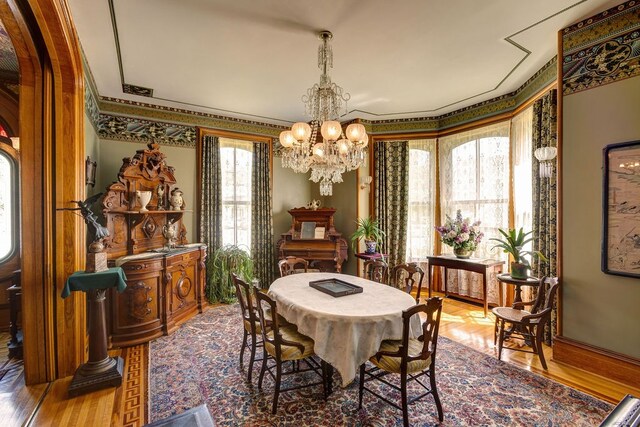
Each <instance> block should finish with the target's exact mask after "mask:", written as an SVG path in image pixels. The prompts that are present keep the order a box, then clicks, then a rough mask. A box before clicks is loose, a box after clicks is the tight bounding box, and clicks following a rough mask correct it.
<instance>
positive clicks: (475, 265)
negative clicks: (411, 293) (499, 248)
mask: <svg viewBox="0 0 640 427" xmlns="http://www.w3.org/2000/svg"><path fill="white" fill-rule="evenodd" d="M427 259H428V261H429V267H428V270H429V271H428V272H427V288H428V289H429V298H431V287H432V279H431V278H432V276H431V275H432V271H433V269H432V267H443V268H444V294H445V296H449V292H448V291H447V273H448V270H449V269H450V268H452V269H455V270H465V271H471V272H473V273H480V274H482V303H483V304H484V317H487V312H488V308H489V303H488V301H487V279H488V277H489V274H490V273H491V272H492V271H494V272H495V273H496V274H498V273H502V265H503V264H504V261H500V260H497V259H481V258H468V259H462V258H456V256H455V255H437V256H430V257H427ZM499 298H500V305H502V293H500V296H499Z"/></svg>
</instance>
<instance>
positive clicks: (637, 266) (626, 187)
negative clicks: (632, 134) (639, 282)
mask: <svg viewBox="0 0 640 427" xmlns="http://www.w3.org/2000/svg"><path fill="white" fill-rule="evenodd" d="M639 214H640V141H629V142H623V143H618V144H609V145H607V146H606V147H604V149H603V189H602V234H603V236H602V261H601V269H602V271H603V272H604V273H606V274H614V275H618V276H627V277H640V262H638V259H640V215H639Z"/></svg>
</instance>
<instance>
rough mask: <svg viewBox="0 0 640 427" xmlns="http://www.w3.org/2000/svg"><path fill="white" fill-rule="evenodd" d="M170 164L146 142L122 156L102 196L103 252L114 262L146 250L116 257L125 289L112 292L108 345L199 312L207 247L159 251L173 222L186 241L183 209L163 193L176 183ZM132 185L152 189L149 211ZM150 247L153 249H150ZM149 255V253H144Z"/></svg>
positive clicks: (154, 332)
mask: <svg viewBox="0 0 640 427" xmlns="http://www.w3.org/2000/svg"><path fill="white" fill-rule="evenodd" d="M174 173H175V171H174V169H173V168H172V167H171V166H168V165H167V161H166V156H165V155H164V153H162V152H161V151H160V149H159V148H158V144H156V143H153V142H152V143H149V144H148V145H147V148H146V149H144V150H138V151H137V152H136V154H135V155H134V156H133V157H130V158H125V159H123V163H122V166H121V168H120V172H119V173H118V179H117V181H116V182H114V183H113V184H111V185H109V186H108V187H107V191H106V193H105V196H104V197H103V199H102V207H103V214H104V217H105V219H106V227H107V228H108V229H109V232H110V233H111V236H110V238H109V239H108V240H107V242H106V248H107V258H108V260H109V262H110V263H111V264H112V265H113V264H116V260H117V259H119V258H121V257H123V256H128V255H136V254H140V253H145V256H144V258H138V259H136V258H131V259H129V260H125V262H122V263H119V264H121V266H122V268H123V269H124V270H125V273H126V275H127V284H128V289H127V291H126V292H125V293H124V295H123V294H117V293H115V292H113V293H111V294H110V301H109V303H110V310H109V315H110V316H111V319H110V321H109V325H110V331H109V334H110V346H112V347H113V346H129V345H136V344H140V343H143V342H146V341H149V340H151V339H153V338H157V337H158V336H160V335H162V334H169V333H171V331H173V330H174V329H175V328H177V327H178V325H179V324H180V323H182V322H184V321H186V320H187V319H189V318H190V317H191V316H193V315H194V314H196V313H197V312H202V299H203V298H204V290H203V289H202V287H203V286H204V282H205V277H204V274H202V273H201V271H202V270H203V268H200V266H201V265H202V266H203V267H204V260H203V258H204V256H205V251H204V250H203V249H202V248H201V247H197V246H196V247H189V248H176V249H175V250H171V251H169V252H162V251H160V252H158V251H157V250H158V249H160V248H162V247H163V246H164V245H165V243H166V241H165V238H164V236H163V233H162V229H163V227H164V226H165V225H167V224H176V226H177V229H178V239H177V243H178V244H179V245H185V244H187V237H186V236H187V230H186V228H185V226H184V224H183V223H182V216H183V214H184V210H182V209H181V210H170V209H169V208H168V204H167V203H166V202H167V198H168V197H167V195H168V194H169V193H170V189H171V187H172V186H174V185H175V184H176V180H175V176H174ZM136 191H151V192H152V197H151V200H150V202H149V203H148V204H147V209H148V211H146V212H145V211H142V212H141V211H140V204H139V203H138V201H137V198H136ZM148 251H153V253H150V254H149V253H148ZM147 255H148V256H147Z"/></svg>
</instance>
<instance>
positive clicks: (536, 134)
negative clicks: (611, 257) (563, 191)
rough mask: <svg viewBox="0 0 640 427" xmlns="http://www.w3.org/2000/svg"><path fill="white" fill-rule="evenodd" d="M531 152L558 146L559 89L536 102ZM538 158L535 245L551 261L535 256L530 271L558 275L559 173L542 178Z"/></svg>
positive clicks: (549, 335) (549, 334)
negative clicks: (544, 260)
mask: <svg viewBox="0 0 640 427" xmlns="http://www.w3.org/2000/svg"><path fill="white" fill-rule="evenodd" d="M532 140H533V141H532V147H531V148H532V152H535V150H536V149H538V148H541V147H556V145H557V140H558V126H557V91H556V89H552V90H551V91H549V93H547V94H546V95H544V96H543V97H541V98H540V99H538V100H537V101H536V102H535V103H534V104H533V138H532ZM538 169H539V162H538V161H537V160H534V161H533V162H532V170H531V173H532V177H533V191H532V193H533V249H534V250H538V251H540V252H542V253H543V254H544V255H545V256H546V257H547V258H548V259H549V261H548V262H541V261H540V260H539V259H537V258H536V259H534V260H533V262H532V263H531V266H532V269H531V273H532V274H533V275H534V276H537V277H544V276H547V277H556V276H557V270H556V266H557V256H558V254H557V242H558V234H557V233H558V230H557V215H558V214H557V206H558V205H557V203H558V198H557V195H556V182H557V181H556V176H557V175H556V173H555V171H554V173H552V174H551V177H550V178H541V177H540V174H539V172H538ZM557 319H558V310H557V298H556V306H554V309H553V312H552V313H551V322H550V324H549V325H547V327H546V329H545V335H544V339H545V342H546V343H547V344H549V345H551V341H552V339H553V336H554V335H555V333H556V325H557Z"/></svg>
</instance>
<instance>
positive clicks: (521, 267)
mask: <svg viewBox="0 0 640 427" xmlns="http://www.w3.org/2000/svg"><path fill="white" fill-rule="evenodd" d="M498 231H499V232H500V234H502V236H503V238H500V239H496V238H493V239H490V240H494V241H496V242H498V243H497V244H496V245H495V246H494V247H493V248H492V249H495V248H501V249H502V250H503V251H504V252H505V253H508V254H511V256H512V257H513V261H511V270H510V274H511V277H513V278H514V279H526V278H527V277H528V273H527V271H528V270H529V269H530V268H531V264H530V263H529V260H528V259H527V258H525V257H526V256H527V255H530V256H532V257H538V258H540V259H541V260H542V261H547V258H546V257H545V256H544V255H543V254H542V253H541V252H540V251H526V250H524V246H525V245H526V244H527V243H529V242H531V241H532V240H533V237H527V236H529V235H530V234H532V233H533V231H529V232H527V233H525V232H524V230H523V229H522V228H520V230H519V231H518V232H517V233H516V230H515V228H514V229H510V230H509V231H504V230H503V229H501V228H499V229H498Z"/></svg>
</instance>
